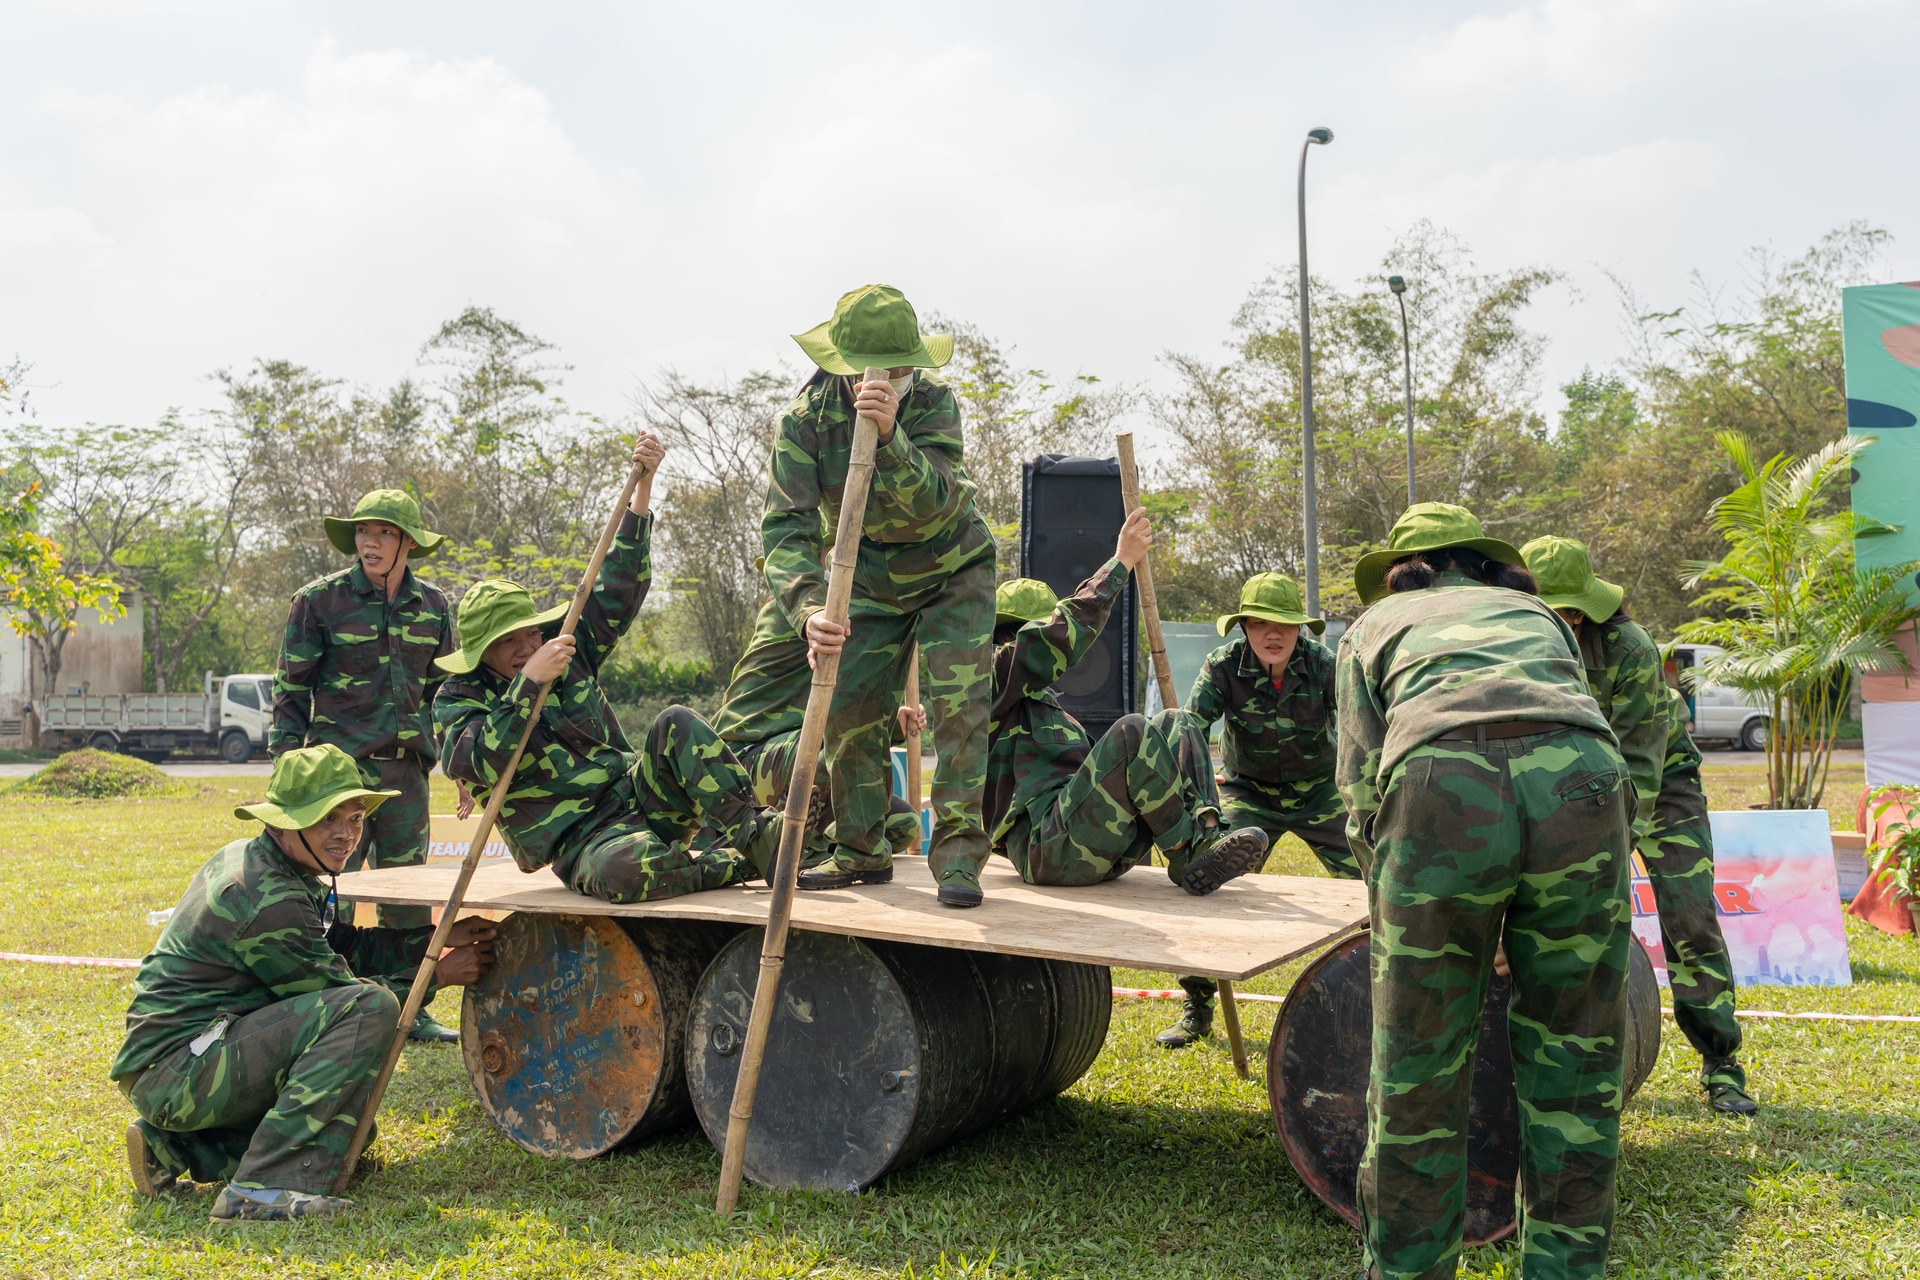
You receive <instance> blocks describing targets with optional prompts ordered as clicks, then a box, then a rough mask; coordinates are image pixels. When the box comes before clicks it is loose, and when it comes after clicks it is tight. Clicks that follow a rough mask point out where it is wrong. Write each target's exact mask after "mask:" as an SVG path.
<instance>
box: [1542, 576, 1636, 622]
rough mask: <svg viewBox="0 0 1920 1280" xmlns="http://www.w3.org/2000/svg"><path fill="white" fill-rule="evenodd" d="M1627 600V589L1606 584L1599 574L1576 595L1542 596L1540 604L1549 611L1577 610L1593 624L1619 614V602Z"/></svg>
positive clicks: (1609, 583)
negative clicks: (1591, 583)
mask: <svg viewBox="0 0 1920 1280" xmlns="http://www.w3.org/2000/svg"><path fill="white" fill-rule="evenodd" d="M1626 598H1627V589H1626V588H1625V587H1622V586H1618V585H1616V584H1614V583H1611V582H1608V581H1607V580H1606V579H1605V578H1602V577H1601V576H1600V575H1599V574H1595V575H1594V577H1593V585H1591V586H1589V587H1588V588H1587V589H1586V590H1585V591H1582V592H1580V593H1579V594H1577V595H1568V596H1549V595H1542V596H1541V597H1540V603H1542V604H1544V605H1546V606H1547V608H1549V609H1578V610H1579V611H1580V612H1581V613H1584V614H1586V615H1587V617H1588V618H1590V619H1592V620H1593V621H1595V622H1605V621H1606V620H1607V619H1608V618H1611V617H1612V616H1613V615H1614V614H1616V613H1618V612H1620V602H1621V601H1622V600H1625V599H1626Z"/></svg>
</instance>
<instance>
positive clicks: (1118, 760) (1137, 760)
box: [986, 510, 1267, 894]
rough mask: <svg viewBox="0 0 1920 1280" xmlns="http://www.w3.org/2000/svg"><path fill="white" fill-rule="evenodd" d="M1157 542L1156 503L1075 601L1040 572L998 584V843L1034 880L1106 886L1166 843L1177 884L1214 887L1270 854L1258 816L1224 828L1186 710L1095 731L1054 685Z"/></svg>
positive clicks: (994, 744)
mask: <svg viewBox="0 0 1920 1280" xmlns="http://www.w3.org/2000/svg"><path fill="white" fill-rule="evenodd" d="M1152 540H1153V526H1152V524H1151V523H1150V522H1149V521H1148V519H1147V513H1146V512H1145V510H1137V511H1134V512H1133V513H1132V514H1131V515H1129V516H1128V517H1127V520H1126V523H1125V524H1124V525H1122V526H1121V529H1120V537H1119V540H1118V542H1117V544H1116V545H1115V547H1114V553H1113V559H1111V560H1109V561H1107V563H1106V564H1104V565H1102V566H1101V567H1100V569H1099V570H1098V571H1097V572H1096V573H1095V574H1094V575H1093V576H1092V577H1090V578H1088V579H1087V580H1086V581H1085V582H1083V583H1081V584H1080V587H1079V589H1078V590H1076V591H1075V592H1074V593H1073V594H1072V595H1070V596H1068V597H1067V598H1066V599H1064V600H1060V599H1057V598H1056V597H1055V596H1054V594H1053V592H1052V590H1051V589H1049V588H1048V586H1047V584H1046V583H1044V582H1036V581H1034V580H1033V579H1032V578H1015V579H1014V580H1013V581H1011V582H1006V583H1002V584H1001V586H1000V589H999V591H998V592H997V593H996V595H995V601H994V610H995V617H994V650H993V705H992V709H991V710H990V712H989V713H988V731H987V732H988V738H987V742H988V746H987V794H986V812H987V820H988V822H989V823H991V824H992V831H993V842H994V849H995V850H996V851H997V852H1000V853H1003V854H1005V855H1006V857H1007V859H1008V860H1009V861H1011V862H1012V863H1013V865H1014V867H1015V869H1017V870H1018V871H1019V872H1020V878H1021V879H1022V880H1025V881H1026V882H1027V883H1028V884H1057V885H1089V884H1099V883H1100V882H1101V881H1104V880H1112V879H1114V878H1115V877H1116V876H1120V875H1124V874H1125V873H1126V872H1127V871H1128V870H1130V869H1131V868H1132V867H1134V866H1135V865H1137V864H1138V863H1141V862H1144V861H1145V860H1146V859H1147V857H1148V856H1149V855H1150V854H1151V853H1152V852H1153V850H1154V849H1156V848H1157V849H1159V850H1160V852H1161V853H1162V854H1163V855H1164V856H1165V857H1166V860H1167V875H1168V877H1169V878H1170V879H1172V881H1173V882H1174V883H1175V884H1177V885H1179V886H1180V887H1181V888H1183V889H1185V890H1186V891H1187V892H1188V893H1193V894H1206V893H1212V892H1213V891H1214V890H1215V889H1218V888H1219V887H1220V886H1221V885H1223V884H1225V883H1226V882H1227V881H1229V880H1231V879H1233V878H1234V877H1236V876H1241V875H1245V874H1246V873H1247V872H1249V871H1257V870H1258V869H1259V868H1260V866H1261V864H1262V863H1264V862H1265V861H1266V855H1267V837H1266V834H1265V833H1264V832H1262V831H1261V830H1260V829H1259V828H1257V827H1243V828H1241V829H1239V830H1236V831H1232V832H1229V833H1228V834H1226V835H1224V836H1219V837H1217V838H1216V836H1215V832H1216V831H1217V830H1218V826H1219V821H1220V796H1219V792H1218V791H1217V790H1216V789H1215V786H1214V781H1213V762H1212V760H1211V759H1210V758H1209V756H1208V754H1207V740H1206V736H1205V735H1204V734H1203V733H1202V732H1201V731H1200V730H1199V728H1198V727H1196V726H1194V725H1193V724H1192V723H1191V722H1190V721H1188V720H1186V719H1185V718H1184V717H1183V715H1182V713H1181V712H1179V711H1163V712H1161V713H1160V714H1159V715H1157V716H1155V717H1153V718H1152V719H1151V720H1149V719H1146V718H1144V717H1142V716H1138V715H1130V716H1123V717H1121V718H1120V719H1119V720H1117V721H1115V722H1114V724H1113V727H1112V728H1110V729H1108V730H1107V732H1106V733H1104V734H1103V735H1101V737H1100V740H1099V741H1098V742H1093V743H1089V742H1088V740H1087V731H1086V730H1085V729H1083V728H1081V727H1080V722H1079V721H1078V720H1075V719H1074V718H1073V717H1072V716H1070V715H1068V714H1067V713H1066V712H1065V711H1064V710H1062V709H1061V706H1060V703H1059V701H1058V700H1057V699H1056V698H1055V697H1054V695H1053V693H1052V692H1051V690H1052V687H1053V685H1054V684H1055V683H1056V682H1057V681H1058V680H1059V679H1060V677H1061V676H1063V675H1065V674H1066V673H1067V671H1068V669H1069V668H1071V667H1072V666H1073V664H1074V663H1076V662H1078V661H1079V660H1080V659H1081V657H1082V656H1084V655H1085V654H1086V652H1087V650H1088V649H1090V648H1092V647H1093V643H1094V641H1095V640H1096V639H1098V638H1099V635H1100V629H1101V627H1102V626H1104V625H1105V624H1106V620H1107V613H1108V611H1109V610H1111V609H1112V608H1113V602H1114V600H1115V598H1117V597H1118V596H1119V595H1120V593H1121V591H1122V590H1124V589H1125V587H1126V584H1127V575H1128V574H1129V573H1130V572H1132V570H1133V569H1134V567H1135V566H1136V565H1138V564H1139V563H1140V559H1141V557H1142V556H1144V555H1145V554H1146V552H1147V547H1148V545H1149V544H1150V543H1151V542H1152Z"/></svg>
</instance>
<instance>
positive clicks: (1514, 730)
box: [1437, 720, 1567, 742]
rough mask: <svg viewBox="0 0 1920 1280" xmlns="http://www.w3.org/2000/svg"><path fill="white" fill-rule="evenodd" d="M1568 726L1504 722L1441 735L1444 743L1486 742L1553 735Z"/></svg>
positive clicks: (1540, 722)
mask: <svg viewBox="0 0 1920 1280" xmlns="http://www.w3.org/2000/svg"><path fill="white" fill-rule="evenodd" d="M1566 727H1567V726H1566V725H1564V724H1560V723H1558V722H1557V721H1553V720H1502V721H1500V722H1499V723H1498V724H1470V725H1467V726H1466V727H1465V728H1462V729H1449V730H1448V731H1447V732H1445V733H1443V734H1441V735H1439V738H1438V739H1437V740H1438V741H1444V742H1485V741H1487V740H1488V739H1490V738H1524V737H1526V736H1527V735H1528V734H1530V733H1552V732H1553V731H1554V730H1556V729H1564V728H1566Z"/></svg>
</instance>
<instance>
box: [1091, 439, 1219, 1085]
mask: <svg viewBox="0 0 1920 1280" xmlns="http://www.w3.org/2000/svg"><path fill="white" fill-rule="evenodd" d="M1113 443H1114V446H1115V448H1116V450H1117V451H1118V452H1119V455H1120V502H1121V505H1122V506H1124V507H1125V508H1126V514H1127V515H1129V516H1131V515H1132V514H1133V513H1134V512H1135V511H1137V510H1139V509H1140V472H1139V470H1138V469H1137V468H1136V467H1135V466H1134V463H1133V432H1131V431H1122V432H1120V433H1119V434H1118V435H1116V436H1114V438H1113ZM1133 580H1134V581H1135V582H1137V583H1139V584H1140V612H1141V613H1142V614H1143V615H1144V616H1145V618H1146V621H1147V654H1148V656H1149V657H1150V658H1151V659H1152V661H1153V678H1154V680H1155V681H1156V682H1157V683H1158V684H1159V686H1160V703H1161V705H1162V706H1164V707H1166V709H1167V710H1169V711H1172V710H1173V709H1174V708H1176V707H1178V706H1179V705H1180V695H1179V693H1178V692H1177V691H1176V690H1175V689H1174V687H1173V664H1172V663H1170V662H1168V661H1167V642H1166V638H1165V637H1164V636H1163V635H1162V634H1161V631H1160V597H1159V596H1158V595H1156V594H1155V593H1154V589H1153V558H1152V553H1151V552H1149V553H1147V554H1146V555H1143V556H1141V557H1140V567H1139V568H1138V569H1135V570H1134V571H1133ZM1220 1020H1221V1021H1222V1022H1224V1023H1226V1026H1227V1048H1228V1050H1229V1051H1230V1052H1231V1053H1232V1054H1233V1070H1234V1073H1235V1074H1236V1075H1238V1076H1239V1077H1240V1078H1241V1079H1242V1080H1245V1079H1247V1078H1248V1076H1249V1074H1250V1073H1249V1072H1248V1070H1247V1045H1246V1041H1245V1040H1243V1039H1242V1038H1241V1035H1240V1005H1239V1003H1238V1002H1236V1001H1235V1000H1234V998H1233V984H1232V983H1231V982H1228V981H1227V980H1226V979H1225V978H1222V979H1221V980H1220Z"/></svg>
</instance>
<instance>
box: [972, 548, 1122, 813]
mask: <svg viewBox="0 0 1920 1280" xmlns="http://www.w3.org/2000/svg"><path fill="white" fill-rule="evenodd" d="M1126 587H1127V569H1126V566H1125V565H1123V564H1121V563H1120V562H1119V561H1118V560H1109V561H1107V563H1106V564H1105V565H1103V566H1101V568H1100V570H1099V571H1098V572H1096V573H1095V574H1094V575H1093V576H1092V577H1091V578H1088V579H1087V580H1086V581H1085V582H1083V583H1081V584H1080V586H1079V587H1078V589H1076V590H1075V591H1074V593H1073V594H1072V595H1070V596H1067V597H1065V598H1064V599H1062V600H1061V601H1060V603H1059V604H1057V605H1055V606H1054V609H1053V612H1052V614H1050V615H1049V616H1048V617H1046V618H1045V619H1044V620H1042V621H1039V622H1029V623H1027V624H1026V625H1025V626H1023V627H1021V628H1020V630H1019V633H1018V634H1016V635H1015V636H1014V638H1013V639H1012V640H1009V641H1007V642H1006V643H1005V644H1000V645H995V646H994V650H993V709H992V710H991V711H990V712H989V713H988V715H987V793H986V806H985V817H986V827H987V830H988V831H989V832H991V833H992V835H993V843H994V846H995V847H996V848H1004V847H1005V844H1006V838H1007V832H1009V831H1011V830H1013V824H1014V823H1015V822H1017V821H1018V820H1019V819H1020V817H1021V816H1022V814H1023V812H1024V811H1025V809H1026V806H1027V804H1028V803H1029V802H1031V801H1033V800H1034V799H1037V798H1038V797H1040V796H1044V795H1048V794H1050V793H1051V792H1053V791H1055V790H1056V789H1058V788H1059V786H1060V785H1061V784H1062V783H1063V782H1065V781H1066V780H1067V778H1068V777H1069V776H1071V775H1072V773H1073V771H1074V770H1075V769H1078V768H1079V767H1080V762H1081V761H1083V760H1085V759H1086V758H1087V750H1088V747H1089V745H1090V744H1089V743H1088V740H1087V731H1086V730H1085V729H1083V728H1081V727H1080V722H1079V721H1078V720H1075V719H1074V718H1073V717H1072V716H1070V715H1068V714H1067V713H1066V711H1064V710H1063V709H1062V708H1061V706H1060V703H1059V701H1058V700H1057V699H1056V698H1055V697H1054V695H1053V692H1052V689H1053V686H1054V684H1055V683H1056V682H1057V681H1058V680H1059V679H1060V677H1061V676H1063V675H1065V674H1066V673H1067V671H1068V669H1069V668H1071V667H1072V666H1073V664H1074V663H1076V662H1078V661H1080V659H1081V658H1083V657H1084V656H1086V652H1087V650H1088V649H1091V648H1092V647H1093V642H1094V641H1095V640H1098V639H1099V638H1100V629H1101V628H1102V627H1104V626H1105V625H1106V624H1107V614H1108V612H1109V611H1110V610H1111V609H1112V608H1113V602H1114V600H1115V599H1116V598H1118V596H1119V595H1120V593H1121V592H1122V591H1124V590H1126Z"/></svg>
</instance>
